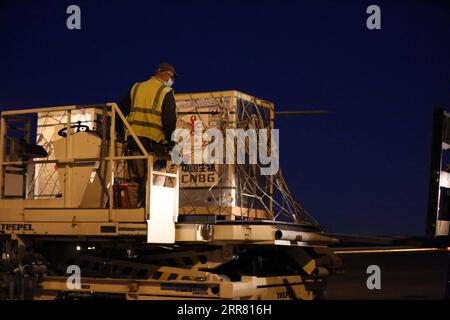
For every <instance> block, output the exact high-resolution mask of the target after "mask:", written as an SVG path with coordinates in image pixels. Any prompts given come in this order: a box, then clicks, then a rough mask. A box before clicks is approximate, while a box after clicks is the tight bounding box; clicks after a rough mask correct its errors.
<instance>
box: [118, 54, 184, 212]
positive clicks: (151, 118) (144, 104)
mask: <svg viewBox="0 0 450 320" xmlns="http://www.w3.org/2000/svg"><path fill="white" fill-rule="evenodd" d="M178 77H179V75H178V73H177V72H176V71H175V68H174V67H173V66H172V65H171V64H168V63H161V64H159V65H158V66H157V67H156V70H155V72H154V74H153V76H152V77H151V78H150V79H149V80H147V81H144V82H140V83H135V84H134V85H133V87H132V88H131V91H130V94H129V96H127V98H126V99H125V100H123V101H122V103H121V104H120V107H121V109H122V110H123V111H124V112H125V113H126V114H127V113H128V116H127V121H128V122H129V124H130V126H131V128H132V129H133V131H134V132H135V134H136V135H137V136H138V138H139V140H140V142H141V143H142V145H143V146H144V148H145V149H146V150H147V152H149V153H153V154H155V155H156V158H157V160H155V161H154V166H153V170H155V171H164V170H165V167H166V164H167V160H166V159H167V158H168V155H169V153H170V151H171V149H172V147H173V145H174V143H173V142H172V141H171V140H172V139H171V137H172V132H173V131H174V130H175V129H176V122H177V116H176V104H175V95H174V91H173V89H172V85H173V84H174V82H175V78H178ZM127 109H128V110H127ZM127 111H129V112H127ZM127 154H128V155H142V152H141V150H140V148H139V146H138V144H137V143H136V142H135V140H134V139H133V137H132V136H131V134H130V133H128V142H127ZM164 158H166V159H164ZM128 164H129V168H130V171H131V172H130V173H131V174H132V176H133V178H134V180H135V181H136V182H137V183H138V185H139V189H138V200H137V206H138V207H142V206H145V195H146V182H147V162H146V160H142V159H140V160H130V161H129V162H128ZM164 181H165V178H164V177H163V176H156V177H155V178H154V185H159V186H163V185H164Z"/></svg>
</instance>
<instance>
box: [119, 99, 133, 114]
mask: <svg viewBox="0 0 450 320" xmlns="http://www.w3.org/2000/svg"><path fill="white" fill-rule="evenodd" d="M118 105H119V109H120V111H122V113H123V115H124V116H125V117H126V116H127V115H128V114H129V113H130V109H131V98H130V95H129V94H128V95H126V96H125V97H124V98H123V99H122V100H120V102H119V104H118Z"/></svg>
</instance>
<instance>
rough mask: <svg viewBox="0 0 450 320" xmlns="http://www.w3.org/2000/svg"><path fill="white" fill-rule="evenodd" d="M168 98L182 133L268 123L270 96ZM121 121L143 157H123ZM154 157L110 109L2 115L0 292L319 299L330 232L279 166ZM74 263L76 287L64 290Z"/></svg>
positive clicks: (332, 268) (333, 261) (331, 260)
mask: <svg viewBox="0 0 450 320" xmlns="http://www.w3.org/2000/svg"><path fill="white" fill-rule="evenodd" d="M176 98H177V106H178V109H179V110H178V112H179V115H180V127H186V128H188V129H189V130H191V133H192V131H193V130H194V129H195V128H198V127H199V126H200V128H203V129H204V128H206V127H214V128H217V129H219V130H221V131H223V130H226V129H229V128H243V129H249V128H250V129H252V128H253V129H259V128H269V129H271V128H274V108H273V104H272V103H270V102H267V101H264V100H261V99H257V98H255V97H252V96H249V95H246V94H244V93H241V92H238V91H225V92H210V93H199V94H182V95H177V97H176ZM119 127H122V128H123V127H125V128H126V129H128V132H129V134H130V135H131V136H132V137H133V139H135V141H136V143H137V144H138V145H140V147H141V150H142V152H143V155H142V156H129V155H126V154H125V153H124V149H125V148H124V141H123V140H121V139H120V138H119V137H118V135H117V131H118V130H117V129H118V128H119ZM203 129H202V130H203ZM192 139H194V137H192ZM207 145H208V143H206V144H204V143H203V142H202V143H201V150H203V149H204V148H205V147H206V146H207ZM244 149H245V150H246V152H248V150H247V149H248V148H247V146H246V145H245V143H244ZM197 151H198V150H197ZM197 151H195V150H193V151H192V153H195V152H197ZM130 160H142V161H146V162H147V166H148V168H149V170H148V175H147V177H148V179H147V199H146V200H147V201H146V206H145V207H144V208H137V207H135V204H134V203H133V199H132V197H131V196H130V194H131V193H132V192H131V189H132V184H131V183H129V171H128V170H127V161H130ZM153 160H154V156H153V155H151V154H148V153H147V152H146V151H145V150H144V149H143V147H142V145H141V144H140V142H139V139H138V138H137V137H136V135H135V134H134V132H133V130H132V128H131V127H130V126H129V124H128V122H127V121H126V118H125V116H124V115H123V114H122V112H121V111H120V109H119V108H118V106H117V105H116V104H115V103H107V104H102V105H88V106H78V105H73V106H63V107H51V108H35V109H26V110H12V111H3V112H2V113H1V125H0V243H1V252H2V257H1V266H2V270H1V271H0V272H1V275H2V279H3V281H2V288H1V289H2V290H1V292H2V294H3V296H4V297H5V298H10V299H15V298H23V299H27V298H28V299H55V298H66V299H83V298H91V297H102V298H106V297H108V298H126V299H314V298H322V297H323V296H324V293H325V289H326V278H327V276H328V275H330V274H332V273H334V272H336V271H338V270H339V269H340V267H341V264H340V260H339V258H338V257H337V256H336V255H335V254H334V253H333V251H332V250H330V249H329V248H328V245H329V244H331V243H333V242H335V241H336V239H333V238H332V237H329V236H326V235H325V234H324V233H323V231H322V229H321V228H320V226H319V225H318V223H317V222H316V221H315V220H314V219H313V218H312V217H311V216H310V215H309V214H308V213H307V212H306V210H304V209H303V208H302V207H301V206H300V205H299V204H298V203H297V202H296V201H295V200H294V198H293V197H292V195H291V194H290V192H289V189H288V188H287V185H286V183H285V182H284V179H283V177H282V175H281V172H278V173H277V174H276V175H272V176H263V175H261V174H260V170H261V167H260V166H259V164H256V165H245V164H235V165H226V164H224V165H214V164H213V165H180V166H176V165H170V164H169V165H168V167H167V170H166V171H164V172H157V171H154V170H153V169H152V168H153ZM180 169H181V170H180ZM156 176H164V177H165V178H166V183H165V185H164V187H159V186H155V185H153V179H154V178H155V177H156ZM74 266H75V267H79V268H80V271H81V283H80V285H79V286H77V285H76V284H77V283H76V282H75V285H74V286H73V287H72V286H68V282H67V280H68V276H69V275H71V273H70V272H72V271H73V270H74V269H73V267H74ZM68 270H72V271H70V272H69V274H68V273H67V272H68Z"/></svg>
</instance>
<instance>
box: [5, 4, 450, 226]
mask: <svg viewBox="0 0 450 320" xmlns="http://www.w3.org/2000/svg"><path fill="white" fill-rule="evenodd" d="M71 4H76V5H78V6H80V8H81V27H82V29H81V30H68V29H67V28H66V19H67V17H68V16H69V15H68V14H66V8H67V7H68V6H69V5H71ZM370 4H377V5H378V6H380V8H381V27H382V29H381V30H368V29H367V28H366V19H367V17H368V16H369V15H368V14H366V8H367V7H368V6H369V5H370ZM161 61H168V62H170V63H172V64H173V65H174V66H175V67H176V69H177V71H178V72H179V73H180V74H181V76H182V78H181V79H180V80H179V81H177V83H176V84H175V86H174V89H175V91H176V92H179V93H186V92H204V91H219V90H229V89H236V90H240V91H243V92H246V93H249V94H252V95H255V96H257V97H260V98H263V99H267V100H269V101H272V102H274V103H275V105H276V108H278V110H306V109H327V110H330V111H332V113H331V114H329V115H326V116H309V117H294V118H280V119H278V120H277V121H276V127H277V128H279V129H280V141H281V146H280V148H281V153H280V161H281V167H282V169H283V170H284V175H285V177H286V179H287V182H288V184H289V186H290V188H291V191H292V192H293V193H294V194H295V196H296V197H297V199H298V200H299V201H300V203H301V204H302V205H303V206H304V207H305V208H307V209H308V210H309V212H310V213H312V215H313V216H315V218H316V219H318V220H319V221H320V222H321V224H322V225H323V226H324V227H325V228H326V230H328V231H332V232H342V233H356V234H378V235H421V234H424V231H425V218H426V208H427V190H428V174H429V160H430V146H431V120H432V110H433V108H434V107H435V106H437V105H447V106H450V68H449V66H450V3H449V2H445V1H378V0H376V1H312V0H311V1H185V0H179V1H167V0H166V1H159V2H156V1H112V0H108V1H80V0H72V1H5V0H0V109H1V110H5V109H12V108H23V107H37V106H57V105H69V104H88V103H102V102H107V101H117V100H118V99H120V98H121V97H122V96H124V95H125V94H127V93H128V92H129V87H130V86H131V85H132V84H133V83H134V82H137V81H142V80H145V79H147V78H148V77H149V76H150V74H151V72H152V71H153V69H154V67H155V65H156V64H158V63H159V62H161ZM449 108H450V107H449Z"/></svg>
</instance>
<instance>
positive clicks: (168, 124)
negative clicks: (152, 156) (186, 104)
mask: <svg viewBox="0 0 450 320" xmlns="http://www.w3.org/2000/svg"><path fill="white" fill-rule="evenodd" d="M161 121H162V125H163V131H164V137H165V138H166V140H167V141H169V142H170V144H173V143H172V142H171V141H172V132H174V131H175V129H176V126H177V105H176V104H175V96H174V95H173V90H171V91H170V92H169V93H168V94H166V96H165V97H164V101H163V105H162V115H161Z"/></svg>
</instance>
